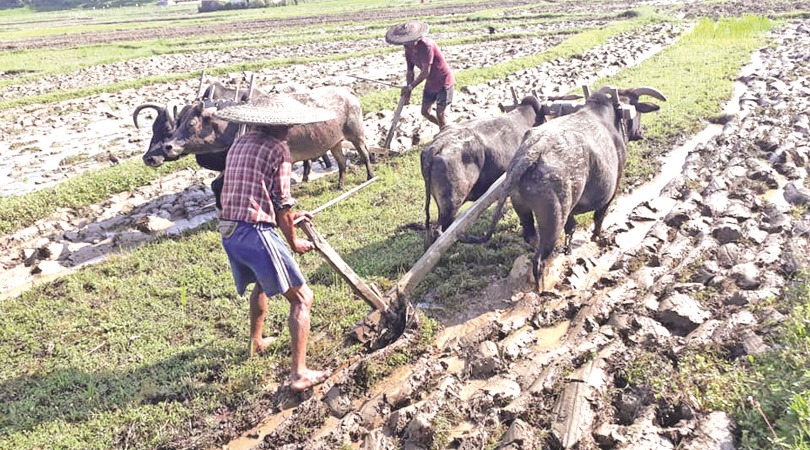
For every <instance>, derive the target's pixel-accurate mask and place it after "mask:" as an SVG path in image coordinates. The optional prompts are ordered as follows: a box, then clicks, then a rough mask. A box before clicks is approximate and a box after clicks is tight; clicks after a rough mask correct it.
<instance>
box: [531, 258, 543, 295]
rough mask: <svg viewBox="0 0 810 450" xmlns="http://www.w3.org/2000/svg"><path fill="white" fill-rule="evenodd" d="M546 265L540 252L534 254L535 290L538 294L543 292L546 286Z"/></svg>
mask: <svg viewBox="0 0 810 450" xmlns="http://www.w3.org/2000/svg"><path fill="white" fill-rule="evenodd" d="M545 272H546V263H545V261H543V257H542V256H540V252H539V251H538V252H536V253H535V254H534V258H532V275H534V289H535V290H536V291H537V292H543V291H544V290H545V286H546V274H545Z"/></svg>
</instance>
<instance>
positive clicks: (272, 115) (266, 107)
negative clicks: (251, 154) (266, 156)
mask: <svg viewBox="0 0 810 450" xmlns="http://www.w3.org/2000/svg"><path fill="white" fill-rule="evenodd" d="M216 116H217V117H219V118H221V119H224V120H227V121H229V122H235V123H244V124H248V125H303V124H307V123H316V122H326V121H328V120H332V119H335V118H336V117H337V116H336V114H335V113H334V112H332V111H329V110H327V109H323V108H314V107H311V106H307V105H305V104H303V103H301V102H299V101H298V100H295V99H293V98H291V97H288V96H282V95H278V96H273V97H270V96H267V97H260V98H258V99H256V100H254V101H251V102H249V103H244V104H241V105H236V106H231V107H229V108H224V109H221V110H219V111H217V112H216Z"/></svg>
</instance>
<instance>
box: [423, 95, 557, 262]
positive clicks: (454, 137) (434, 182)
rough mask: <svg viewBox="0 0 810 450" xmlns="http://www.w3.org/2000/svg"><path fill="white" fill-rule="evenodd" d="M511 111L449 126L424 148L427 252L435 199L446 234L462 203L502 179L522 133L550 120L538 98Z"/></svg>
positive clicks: (440, 221) (432, 237)
mask: <svg viewBox="0 0 810 450" xmlns="http://www.w3.org/2000/svg"><path fill="white" fill-rule="evenodd" d="M509 109H510V112H508V113H507V114H503V115H500V116H497V117H492V118H486V119H473V120H468V121H465V122H462V123H460V124H457V125H450V126H447V127H445V128H444V129H442V131H441V132H439V134H438V135H436V137H435V138H434V139H433V141H432V142H431V143H430V144H429V145H427V146H426V147H425V148H424V149H423V150H422V155H421V164H422V178H424V180H425V249H427V248H428V247H429V246H430V245H431V244H432V243H433V240H434V238H435V233H434V232H433V230H431V225H430V198H431V196H432V197H433V198H434V199H435V201H436V206H437V208H438V210H439V218H438V224H437V228H438V229H437V231H439V230H441V231H446V230H447V228H448V227H449V226H450V224H452V223H453V220H455V218H456V214H458V210H459V208H461V205H462V204H463V203H465V202H470V201H475V200H478V199H479V198H480V197H481V196H482V195H483V194H484V193H485V192H486V191H487V189H489V187H490V186H492V183H494V182H495V181H496V180H497V179H498V178H500V176H501V175H503V173H504V172H505V171H506V167H507V166H508V165H509V161H511V160H512V156H513V155H514V154H515V151H517V148H518V146H519V145H520V141H521V139H523V135H524V134H525V133H526V132H527V131H528V130H529V129H530V128H532V127H535V126H537V125H540V124H541V123H543V122H544V121H545V116H544V113H543V108H542V106H541V104H540V102H539V101H538V100H537V98H535V97H534V96H527V97H524V98H523V100H522V101H521V102H520V104H518V105H516V106H514V107H512V108H509Z"/></svg>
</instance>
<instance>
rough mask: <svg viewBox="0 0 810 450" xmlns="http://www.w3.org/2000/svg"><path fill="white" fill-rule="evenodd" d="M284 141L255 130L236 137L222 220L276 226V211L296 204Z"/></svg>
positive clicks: (230, 154) (227, 171)
mask: <svg viewBox="0 0 810 450" xmlns="http://www.w3.org/2000/svg"><path fill="white" fill-rule="evenodd" d="M291 174H292V162H291V161H290V148H289V147H288V146H287V143H286V142H285V141H281V140H278V139H277V138H275V137H273V136H271V135H268V134H265V133H262V132H261V131H260V130H253V131H250V132H248V133H246V134H245V135H244V136H241V137H239V138H237V139H236V140H235V141H234V143H233V145H231V149H230V150H229V151H228V157H227V160H226V162H225V181H224V185H223V187H222V212H221V213H220V218H221V219H225V220H241V221H244V222H251V223H259V222H264V223H268V224H270V225H274V226H275V225H277V224H276V213H275V212H276V211H277V210H279V209H283V208H289V207H291V206H293V205H294V204H295V199H293V197H292V194H291V193H290V175H291Z"/></svg>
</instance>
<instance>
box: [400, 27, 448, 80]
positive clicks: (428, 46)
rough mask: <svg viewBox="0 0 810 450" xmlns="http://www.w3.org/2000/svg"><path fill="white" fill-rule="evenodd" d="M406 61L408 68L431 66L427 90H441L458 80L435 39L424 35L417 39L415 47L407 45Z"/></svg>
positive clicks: (425, 68)
mask: <svg viewBox="0 0 810 450" xmlns="http://www.w3.org/2000/svg"><path fill="white" fill-rule="evenodd" d="M405 61H406V62H407V63H408V70H413V68H414V66H416V67H419V70H421V71H425V70H427V69H428V67H430V75H428V78H427V80H425V92H439V91H441V90H442V89H445V88H449V87H450V86H452V85H453V84H454V83H455V82H456V79H455V78H454V77H453V72H452V71H451V70H450V66H448V65H447V61H445V60H444V55H442V52H441V50H439V46H437V45H436V42H434V41H433V39H430V38H427V37H423V38H422V39H420V40H418V41H416V45H415V46H414V47H411V48H409V47H405Z"/></svg>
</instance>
